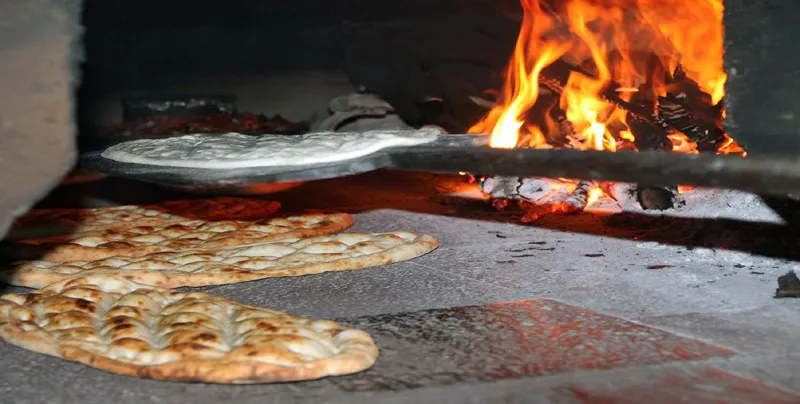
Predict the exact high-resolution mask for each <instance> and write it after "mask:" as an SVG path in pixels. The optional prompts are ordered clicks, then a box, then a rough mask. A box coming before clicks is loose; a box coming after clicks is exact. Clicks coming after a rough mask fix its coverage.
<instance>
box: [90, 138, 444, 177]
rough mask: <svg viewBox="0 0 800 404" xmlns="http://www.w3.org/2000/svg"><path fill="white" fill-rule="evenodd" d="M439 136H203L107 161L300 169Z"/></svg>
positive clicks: (114, 149)
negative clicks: (294, 167) (296, 167)
mask: <svg viewBox="0 0 800 404" xmlns="http://www.w3.org/2000/svg"><path fill="white" fill-rule="evenodd" d="M438 134H439V132H438V131H436V130H434V129H430V128H426V129H419V130H373V131H367V132H315V133H306V134H303V135H294V136H285V135H259V136H250V135H243V134H241V133H226V134H222V135H219V134H215V135H209V134H200V133H197V134H190V135H184V136H173V137H167V138H154V139H139V140H133V141H130V142H123V143H118V144H115V145H113V146H111V147H109V148H108V149H106V150H105V151H103V152H102V154H101V156H102V157H105V158H107V159H109V160H115V161H118V162H121V163H132V164H143V165H151V166H169V167H189V168H202V169H230V168H248V167H276V166H296V165H309V164H322V163H333V162H338V161H346V160H351V159H355V158H359V157H363V156H367V155H370V154H372V153H375V152H378V151H380V150H382V149H385V148H389V147H396V146H414V145H419V144H424V143H430V142H433V141H434V140H436V138H437V135H438Z"/></svg>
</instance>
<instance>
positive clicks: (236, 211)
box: [6, 196, 281, 240]
mask: <svg viewBox="0 0 800 404" xmlns="http://www.w3.org/2000/svg"><path fill="white" fill-rule="evenodd" d="M280 206H281V205H280V203H279V202H275V201H267V200H262V199H255V198H237V197H227V196H226V197H218V198H203V199H188V200H178V201H168V202H162V203H157V204H150V205H125V206H111V207H105V208H94V209H34V210H32V211H30V212H28V213H27V214H26V215H24V216H22V217H20V218H18V219H17V220H16V221H15V222H14V225H13V227H12V229H11V230H10V231H9V234H8V235H7V236H6V239H7V240H8V239H23V238H36V237H45V236H50V235H56V234H65V233H72V234H75V233H83V232H86V231H92V230H104V229H109V228H116V229H119V228H126V227H133V226H149V225H161V224H164V223H167V222H180V221H185V220H248V219H263V218H266V217H268V216H271V215H273V214H274V213H275V212H276V211H278V209H280Z"/></svg>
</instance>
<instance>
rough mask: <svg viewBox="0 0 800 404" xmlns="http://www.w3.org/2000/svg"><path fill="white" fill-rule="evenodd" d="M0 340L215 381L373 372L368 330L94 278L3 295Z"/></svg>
mask: <svg viewBox="0 0 800 404" xmlns="http://www.w3.org/2000/svg"><path fill="white" fill-rule="evenodd" d="M0 337H2V338H3V339H5V340H6V341H7V342H9V343H11V344H14V345H17V346H20V347H22V348H25V349H29V350H32V351H36V352H40V353H44V354H48V355H53V356H57V357H61V358H63V359H67V360H70V361H76V362H80V363H83V364H86V365H88V366H92V367H95V368H99V369H103V370H106V371H110V372H114V373H119V374H123V375H130V376H138V377H144V378H152V379H161V380H173V381H200V382H212V383H266V382H283V381H299V380H309V379H317V378H321V377H325V376H334V375H344V374H351V373H355V372H360V371H362V370H365V369H367V368H369V367H371V366H372V365H373V364H374V362H375V360H376V359H377V357H378V349H377V347H376V346H375V344H374V342H373V340H372V338H371V337H370V336H369V335H368V334H367V333H365V332H363V331H360V330H356V329H348V328H345V327H344V326H342V325H339V324H337V323H334V322H332V321H322V320H312V319H307V318H302V317H297V316H294V315H291V314H287V313H283V312H280V311H276V310H271V309H266V308H260V307H254V306H247V305H243V304H239V303H237V302H234V301H231V300H228V299H225V298H222V297H217V296H212V295H209V294H205V293H198V292H179V291H175V290H171V289H162V288H157V287H152V286H147V285H141V284H137V283H134V282H131V281H129V280H126V279H123V278H122V277H119V276H111V275H88V276H79V277H75V278H71V279H68V280H64V281H62V282H58V283H55V284H52V285H49V286H48V287H46V288H44V289H41V290H38V291H34V292H32V293H28V294H7V295H4V296H2V297H0Z"/></svg>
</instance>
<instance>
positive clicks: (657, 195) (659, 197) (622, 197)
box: [600, 182, 682, 210]
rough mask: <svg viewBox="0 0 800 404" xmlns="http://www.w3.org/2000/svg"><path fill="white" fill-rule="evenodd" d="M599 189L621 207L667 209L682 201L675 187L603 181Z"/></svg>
mask: <svg viewBox="0 0 800 404" xmlns="http://www.w3.org/2000/svg"><path fill="white" fill-rule="evenodd" d="M600 189H601V190H603V192H604V193H605V194H606V195H608V196H609V197H611V198H613V199H614V200H615V201H617V203H618V204H619V205H620V207H622V208H623V209H630V208H634V207H636V206H638V207H640V208H641V209H644V210H667V209H671V208H674V207H676V206H678V205H680V204H681V203H682V200H681V197H680V194H679V193H678V188H677V187H669V186H652V185H639V184H629V183H622V182H603V183H601V184H600Z"/></svg>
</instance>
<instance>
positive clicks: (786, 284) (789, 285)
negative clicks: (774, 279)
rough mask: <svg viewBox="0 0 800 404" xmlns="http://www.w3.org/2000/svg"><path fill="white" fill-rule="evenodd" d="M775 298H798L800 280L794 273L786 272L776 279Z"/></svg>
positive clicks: (799, 295) (799, 294)
mask: <svg viewBox="0 0 800 404" xmlns="http://www.w3.org/2000/svg"><path fill="white" fill-rule="evenodd" d="M775 297H776V298H780V297H800V279H798V278H797V274H796V273H795V272H794V271H790V272H787V273H786V274H785V275H781V276H780V277H778V289H777V290H776V291H775Z"/></svg>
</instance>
